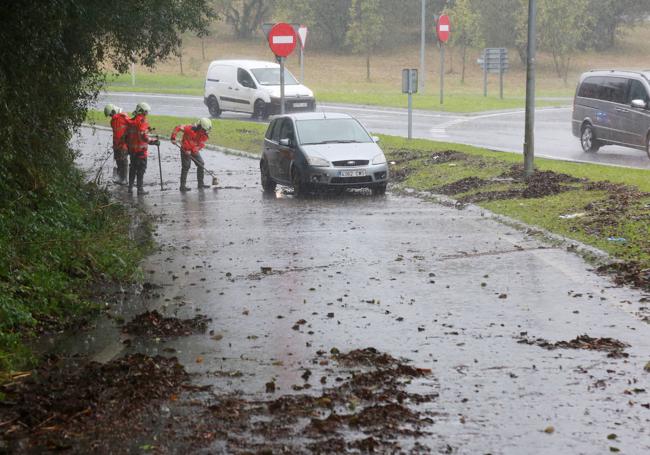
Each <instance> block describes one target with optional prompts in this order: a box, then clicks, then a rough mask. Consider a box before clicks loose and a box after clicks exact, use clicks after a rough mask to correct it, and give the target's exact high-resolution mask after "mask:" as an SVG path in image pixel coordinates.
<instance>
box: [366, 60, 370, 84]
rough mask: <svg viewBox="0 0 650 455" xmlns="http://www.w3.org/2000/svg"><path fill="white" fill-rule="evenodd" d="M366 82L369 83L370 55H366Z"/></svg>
mask: <svg viewBox="0 0 650 455" xmlns="http://www.w3.org/2000/svg"><path fill="white" fill-rule="evenodd" d="M366 81H368V82H370V53H368V54H366Z"/></svg>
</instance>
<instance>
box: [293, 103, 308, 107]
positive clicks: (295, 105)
mask: <svg viewBox="0 0 650 455" xmlns="http://www.w3.org/2000/svg"><path fill="white" fill-rule="evenodd" d="M293 107H307V103H293Z"/></svg>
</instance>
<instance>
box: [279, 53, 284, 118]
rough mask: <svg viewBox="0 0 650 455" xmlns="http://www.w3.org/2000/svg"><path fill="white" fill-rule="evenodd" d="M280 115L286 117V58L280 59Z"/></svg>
mask: <svg viewBox="0 0 650 455" xmlns="http://www.w3.org/2000/svg"><path fill="white" fill-rule="evenodd" d="M280 115H284V57H280Z"/></svg>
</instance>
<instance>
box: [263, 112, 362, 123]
mask: <svg viewBox="0 0 650 455" xmlns="http://www.w3.org/2000/svg"><path fill="white" fill-rule="evenodd" d="M279 117H288V118H291V119H293V120H294V121H296V120H320V119H326V120H327V119H338V118H354V117H352V116H351V115H349V114H343V113H341V112H296V113H292V114H284V115H274V116H273V118H274V119H275V118H279Z"/></svg>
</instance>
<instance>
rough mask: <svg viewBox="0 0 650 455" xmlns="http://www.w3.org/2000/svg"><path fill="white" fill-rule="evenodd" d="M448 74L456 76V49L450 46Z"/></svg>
mask: <svg viewBox="0 0 650 455" xmlns="http://www.w3.org/2000/svg"><path fill="white" fill-rule="evenodd" d="M447 74H454V48H453V47H452V46H449V69H448V70H447Z"/></svg>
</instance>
